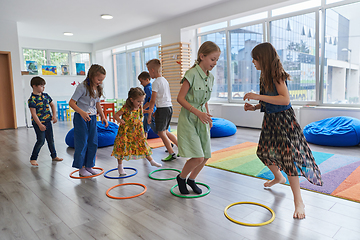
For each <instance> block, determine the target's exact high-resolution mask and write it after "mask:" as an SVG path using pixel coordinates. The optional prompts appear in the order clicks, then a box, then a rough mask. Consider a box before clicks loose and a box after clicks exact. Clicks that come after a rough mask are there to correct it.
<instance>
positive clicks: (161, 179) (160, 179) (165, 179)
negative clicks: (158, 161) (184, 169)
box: [149, 168, 181, 181]
mask: <svg viewBox="0 0 360 240" xmlns="http://www.w3.org/2000/svg"><path fill="white" fill-rule="evenodd" d="M163 170H170V171H177V172H179V173H181V171H180V170H179V169H175V168H161V169H156V170H154V171H152V172H151V173H149V178H151V179H153V180H158V181H167V180H174V179H176V177H173V178H154V177H152V176H151V175H152V174H153V173H155V172H159V171H163Z"/></svg>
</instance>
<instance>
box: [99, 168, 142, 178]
mask: <svg viewBox="0 0 360 240" xmlns="http://www.w3.org/2000/svg"><path fill="white" fill-rule="evenodd" d="M117 169H118V168H113V169H110V170H109V171H107V172H106V173H105V174H104V177H106V178H111V179H120V178H128V177H132V176H134V175H136V174H137V172H138V171H137V170H136V168H132V167H124V169H131V170H134V171H135V173H133V174H130V175H125V176H119V177H110V176H107V175H106V174H108V173H109V172H112V171H115V170H117Z"/></svg>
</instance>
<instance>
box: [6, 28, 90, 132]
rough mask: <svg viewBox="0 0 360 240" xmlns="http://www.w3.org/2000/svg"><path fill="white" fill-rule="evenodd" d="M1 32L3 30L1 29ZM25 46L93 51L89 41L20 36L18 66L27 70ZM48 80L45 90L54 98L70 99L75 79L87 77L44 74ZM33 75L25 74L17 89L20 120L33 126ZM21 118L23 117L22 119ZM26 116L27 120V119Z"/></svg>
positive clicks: (80, 79) (55, 99) (79, 80)
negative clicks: (31, 115)
mask: <svg viewBox="0 0 360 240" xmlns="http://www.w3.org/2000/svg"><path fill="white" fill-rule="evenodd" d="M0 32H1V31H0ZM23 48H35V49H50V50H60V51H61V50H64V51H73V52H90V53H91V52H92V48H93V45H92V44H89V43H76V42H67V41H54V40H47V39H38V38H28V37H19V42H18V45H17V49H18V56H20V59H21V60H20V61H19V65H18V67H19V68H21V69H22V70H26V69H25V66H24V64H23V63H24V60H23V55H22V49H23ZM40 76H41V77H43V78H44V79H45V81H46V85H45V92H46V93H48V94H49V95H50V96H51V97H52V98H53V100H54V103H55V104H56V101H58V100H66V101H69V100H70V98H71V96H72V94H73V92H74V90H75V86H73V85H71V83H73V82H74V81H75V83H76V84H77V83H78V82H82V81H83V80H84V79H85V76H72V75H70V76H63V75H57V76H51V75H49V76H42V75H40ZM32 77H33V76H31V75H24V76H21V78H20V79H21V81H20V82H22V85H21V86H22V87H21V88H20V89H17V90H16V91H15V95H16V96H21V104H19V105H18V104H17V107H18V106H20V105H21V106H22V107H19V109H17V113H20V112H21V113H22V116H21V117H19V116H18V121H20V120H21V121H22V122H23V124H22V126H25V124H27V126H31V117H30V112H29V109H28V107H27V100H28V98H29V97H30V94H31V92H32V88H31V86H30V80H31V78H32ZM24 106H25V107H24ZM20 118H21V119H20ZM25 118H26V121H25Z"/></svg>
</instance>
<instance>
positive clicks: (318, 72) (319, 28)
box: [194, 0, 360, 108]
mask: <svg viewBox="0 0 360 240" xmlns="http://www.w3.org/2000/svg"><path fill="white" fill-rule="evenodd" d="M303 2H306V1H303ZM297 3H299V2H291V3H284V4H278V5H276V7H268V8H265V9H259V10H258V11H250V12H248V13H241V14H239V15H237V16H232V17H229V18H227V20H226V21H227V22H228V23H227V26H228V27H225V28H219V29H216V30H213V31H208V32H201V33H199V32H198V29H199V28H201V27H202V28H204V27H206V26H208V25H214V24H216V22H215V21H212V22H211V23H209V24H208V25H205V24H201V25H197V26H196V27H194V29H195V38H196V39H198V38H199V37H201V36H203V35H207V34H211V33H217V32H222V31H225V33H226V34H225V36H226V51H227V75H228V76H229V78H231V77H230V76H231V75H230V71H231V68H230V64H231V45H230V43H231V39H230V31H231V30H234V29H239V28H243V27H247V26H251V25H254V24H263V32H264V35H263V41H264V42H266V41H268V42H269V41H270V40H271V32H270V23H271V22H272V21H275V20H280V19H284V18H289V17H293V16H299V15H304V14H308V13H314V14H315V49H316V50H315V66H316V67H315V100H313V101H299V100H294V101H292V103H293V104H294V105H319V106H326V107H350V108H359V107H360V103H359V104H343V103H339V104H331V103H324V96H323V94H324V81H325V79H324V77H325V70H324V68H325V66H324V65H325V63H324V61H325V45H324V46H323V47H321V48H320V43H325V31H326V22H325V20H326V10H327V9H331V8H336V7H341V6H345V5H349V4H353V3H359V1H357V0H343V1H338V2H333V3H329V4H326V0H321V5H320V6H315V7H311V8H308V9H302V10H299V11H292V12H289V13H284V14H279V15H276V16H272V11H273V10H275V9H278V8H281V7H286V6H290V5H294V4H297ZM264 11H267V12H268V17H267V18H264V19H259V20H255V21H249V22H245V23H241V24H237V25H231V21H232V20H235V19H238V18H242V17H246V16H251V15H255V14H258V13H261V12H264ZM220 22H224V19H219V20H218V23H220ZM198 45H199V44H198V41H196V44H195V46H196V49H198V48H199V47H200V46H198ZM227 84H228V94H227V95H228V98H227V100H225V99H221V100H220V99H216V100H213V99H211V100H210V102H212V103H244V101H243V100H234V99H232V97H231V96H232V89H231V79H228V82H227ZM359 95H360V93H359ZM359 97H360V96H359ZM254 102H255V101H254Z"/></svg>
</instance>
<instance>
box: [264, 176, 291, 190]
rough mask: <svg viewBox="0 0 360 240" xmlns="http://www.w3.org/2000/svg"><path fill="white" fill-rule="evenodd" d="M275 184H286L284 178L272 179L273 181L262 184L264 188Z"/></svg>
mask: <svg viewBox="0 0 360 240" xmlns="http://www.w3.org/2000/svg"><path fill="white" fill-rule="evenodd" d="M277 183H286V178H285V177H284V176H282V177H281V178H280V179H277V178H274V179H273V180H271V181H267V182H266V183H264V187H266V188H269V187H272V186H273V185H275V184H277Z"/></svg>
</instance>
